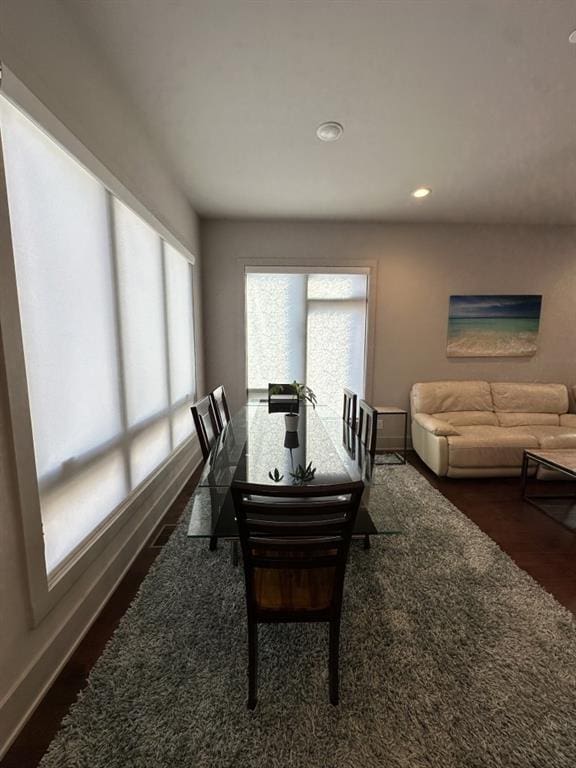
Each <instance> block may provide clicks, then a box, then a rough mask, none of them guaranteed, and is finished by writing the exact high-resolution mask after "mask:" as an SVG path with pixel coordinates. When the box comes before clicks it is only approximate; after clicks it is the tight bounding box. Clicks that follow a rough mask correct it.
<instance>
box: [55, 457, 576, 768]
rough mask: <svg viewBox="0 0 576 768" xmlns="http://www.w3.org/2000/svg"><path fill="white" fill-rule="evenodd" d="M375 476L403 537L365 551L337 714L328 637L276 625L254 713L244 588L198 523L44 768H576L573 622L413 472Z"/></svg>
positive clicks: (267, 638) (266, 636)
mask: <svg viewBox="0 0 576 768" xmlns="http://www.w3.org/2000/svg"><path fill="white" fill-rule="evenodd" d="M378 471H381V472H385V473H386V476H385V477H384V478H382V484H381V485H378V486H374V487H373V489H372V500H374V501H376V500H377V499H378V498H381V499H383V498H384V497H388V498H389V499H390V500H391V501H392V503H393V505H394V508H395V513H396V514H397V515H398V516H399V518H400V519H401V521H402V524H403V526H404V530H405V533H404V534H403V535H400V536H395V537H386V538H380V539H376V538H375V539H373V544H372V548H371V549H370V550H369V551H364V550H363V549H362V548H361V547H360V546H358V545H357V544H356V543H355V544H354V546H353V551H352V554H351V559H350V564H349V568H348V573H347V583H346V594H345V606H344V618H343V628H342V630H343V631H342V640H341V703H340V706H339V707H332V706H331V705H330V704H329V702H328V680H327V631H326V629H325V628H324V627H322V626H318V625H316V626H314V625H291V626H290V625H283V626H282V625H280V626H270V627H265V628H264V629H262V630H261V632H260V679H259V698H258V707H257V709H256V710H255V711H254V712H249V711H248V710H247V709H246V620H245V607H244V585H243V572H242V569H241V568H236V569H234V568H232V566H231V564H230V553H229V548H228V547H226V546H221V547H220V548H219V550H218V551H217V552H210V551H209V550H208V546H207V544H206V542H198V541H191V540H189V539H187V537H186V527H187V516H186V515H185V516H184V518H183V520H182V523H181V525H180V526H179V528H178V529H177V530H176V531H175V533H174V535H173V536H172V538H171V539H170V541H169V542H168V544H167V545H166V546H165V548H164V550H163V551H162V553H161V555H160V557H159V558H158V560H157V561H156V563H155V565H154V566H153V568H152V570H151V572H150V574H149V575H148V577H147V578H146V579H145V581H144V582H143V584H142V587H141V590H140V592H139V594H138V596H137V598H136V599H135V601H134V602H133V604H132V606H131V607H130V609H129V610H128V612H127V613H126V615H125V617H124V619H123V620H122V622H121V624H120V626H119V628H118V630H117V631H116V633H115V634H114V637H113V638H112V639H111V641H110V642H109V644H108V646H107V648H106V650H105V652H104V653H103V655H102V657H101V658H100V659H99V661H98V662H97V664H96V665H95V667H94V669H93V671H92V673H91V675H90V679H89V684H88V686H87V688H86V689H85V690H84V691H83V692H82V694H81V695H80V696H79V699H78V701H77V703H76V704H75V705H74V706H73V707H72V709H71V711H70V714H69V715H68V716H67V717H66V719H65V721H64V723H63V727H62V729H61V730H60V732H59V733H58V735H57V736H56V738H55V739H54V741H53V743H52V745H51V747H50V749H49V751H48V753H47V754H46V755H45V757H44V759H43V761H42V763H41V765H42V766H43V768H72V766H73V767H74V768H88V767H89V768H152V767H154V768H164V767H165V768H181V767H184V766H186V768H221V767H223V766H230V767H231V766H234V768H372V767H374V768H376V766H378V767H379V768H381V767H388V766H390V768H480V767H481V766H482V767H483V766H486V767H490V768H500V767H502V768H516V767H517V768H574V766H576V625H575V622H574V620H573V618H572V617H571V615H570V614H569V613H568V612H567V611H566V610H564V609H563V608H562V607H561V606H560V605H559V604H558V603H557V602H556V601H555V600H554V599H553V598H552V597H551V596H550V595H548V594H547V593H546V592H544V591H543V590H542V589H541V588H540V587H539V586H538V585H537V584H536V583H535V582H534V581H533V580H532V579H531V578H530V577H529V576H528V575H527V574H526V573H524V572H523V571H521V570H520V569H519V568H518V567H517V566H516V565H515V564H514V563H513V562H512V561H511V560H510V558H509V557H508V556H507V555H505V554H504V553H503V552H502V551H501V550H500V549H499V548H498V547H497V546H496V545H495V544H494V543H493V542H492V541H491V540H490V539H489V538H488V537H487V536H485V535H484V534H483V533H482V532H481V531H480V530H479V529H478V528H477V527H476V526H475V525H474V524H472V523H471V522H470V521H469V520H468V519H467V518H466V517H465V516H464V515H463V514H462V513H460V512H459V511H458V510H457V509H456V508H455V507H454V506H453V505H452V504H450V503H449V502H448V501H447V499H446V498H444V497H443V496H442V495H441V494H440V493H438V492H437V491H436V490H434V489H433V488H432V487H431V486H430V484H429V483H428V482H427V481H426V480H425V479H424V478H423V477H422V476H421V475H419V474H418V472H417V471H416V470H414V469H413V468H412V467H409V466H403V467H395V468H382V469H381V470H378Z"/></svg>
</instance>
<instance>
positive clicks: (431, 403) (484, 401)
mask: <svg viewBox="0 0 576 768" xmlns="http://www.w3.org/2000/svg"><path fill="white" fill-rule="evenodd" d="M410 404H411V407H412V413H436V414H441V413H447V412H454V411H493V410H494V406H493V405H492V395H491V393H490V385H489V384H488V382H487V381H430V382H423V383H419V384H414V386H413V387H412V392H411V395H410Z"/></svg>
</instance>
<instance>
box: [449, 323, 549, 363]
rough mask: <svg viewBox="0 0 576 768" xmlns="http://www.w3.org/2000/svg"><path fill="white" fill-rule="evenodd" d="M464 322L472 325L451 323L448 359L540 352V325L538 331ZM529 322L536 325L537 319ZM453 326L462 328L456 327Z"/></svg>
mask: <svg viewBox="0 0 576 768" xmlns="http://www.w3.org/2000/svg"><path fill="white" fill-rule="evenodd" d="M464 322H469V323H471V325H470V326H469V327H462V325H461V324H462V323H463V321H462V320H457V321H450V323H449V329H448V346H447V353H448V357H526V356H528V355H533V354H534V353H535V352H536V340H537V338H538V325H537V322H536V327H535V328H534V329H531V328H524V329H522V330H520V329H514V330H510V329H506V328H491V327H489V326H490V325H491V324H492V323H494V321H491V320H484V319H480V320H475V321H464ZM499 322H500V323H502V321H501V320H500V321H499ZM504 322H506V321H504ZM518 322H519V321H515V323H518ZM525 322H526V323H527V324H528V323H530V324H534V321H533V320H527V321H525ZM453 323H454V324H455V325H457V326H458V327H452V324H453Z"/></svg>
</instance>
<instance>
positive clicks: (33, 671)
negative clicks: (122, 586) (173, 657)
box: [0, 448, 201, 759]
mask: <svg viewBox="0 0 576 768" xmlns="http://www.w3.org/2000/svg"><path fill="white" fill-rule="evenodd" d="M200 461H201V456H200V455H199V450H198V449H197V448H196V450H194V452H193V453H191V456H190V457H189V459H188V460H186V461H185V462H184V463H183V465H182V466H181V467H180V468H175V467H171V466H168V467H167V468H166V476H167V477H166V478H164V479H165V480H166V481H167V485H166V487H165V488H164V489H163V490H162V489H158V497H157V498H156V499H155V500H154V501H153V502H152V503H151V504H150V507H149V508H148V509H147V510H146V511H145V512H144V514H143V515H142V516H141V517H140V519H139V520H138V521H137V523H136V525H135V527H134V530H133V531H132V532H131V533H130V535H129V537H128V538H127V539H126V541H125V542H124V543H123V545H122V546H121V548H120V549H119V550H118V551H117V552H115V553H114V554H113V555H112V557H111V558H110V560H109V562H108V563H106V564H105V566H104V569H103V571H102V573H101V574H100V577H99V578H98V580H97V581H95V582H93V583H92V584H91V585H90V587H89V589H88V590H87V591H86V593H85V595H82V596H80V598H79V600H78V601H77V603H76V606H75V607H74V609H73V610H72V611H71V612H70V614H69V616H68V620H67V622H66V623H65V624H64V625H63V626H62V627H61V628H60V630H59V632H58V633H57V634H56V635H55V636H53V637H52V638H51V640H50V641H49V642H48V643H47V644H46V645H45V646H44V647H43V648H42V649H41V651H40V652H39V653H38V654H37V655H36V657H35V658H34V659H33V660H32V661H31V663H30V664H29V666H28V667H27V669H26V670H25V671H24V672H23V674H22V675H21V676H20V677H19V679H18V681H17V682H16V684H15V685H13V686H12V688H11V690H10V691H9V692H8V693H7V695H6V696H5V697H4V699H3V700H2V702H0V719H1V720H2V722H3V728H2V730H3V731H4V736H3V737H2V738H3V743H2V744H1V745H0V759H1V758H2V757H3V756H4V754H5V753H6V752H7V751H8V749H9V748H10V746H11V745H12V743H13V742H14V740H15V739H16V737H17V736H18V734H19V733H20V731H21V730H22V728H23V727H24V726H25V724H26V723H27V722H28V720H29V719H30V717H31V716H32V714H33V713H34V710H35V709H36V707H37V706H38V705H39V704H40V702H41V701H42V699H43V698H44V696H45V695H46V693H47V692H48V690H49V689H50V686H51V685H52V684H53V683H54V681H55V680H56V678H57V677H58V675H59V674H60V672H61V671H62V669H63V668H64V666H65V665H66V663H67V662H68V660H69V659H70V657H71V656H72V654H73V653H74V651H75V650H76V648H77V647H78V645H79V644H80V642H81V641H82V639H83V638H84V636H85V635H86V633H87V632H88V630H89V629H90V627H91V626H92V624H93V623H94V621H95V620H96V619H97V617H98V615H99V614H100V612H101V611H102V609H103V608H104V606H105V605H106V603H107V602H108V600H109V599H110V597H111V596H112V594H113V593H114V591H115V590H116V588H117V587H118V585H119V583H120V582H121V581H122V579H123V578H124V576H125V575H126V573H127V571H128V570H129V568H130V567H131V565H132V563H133V562H134V560H135V559H136V557H137V556H138V555H139V554H140V552H141V551H142V549H143V547H144V545H145V544H146V541H147V540H148V539H149V537H150V535H151V534H152V532H153V530H154V528H155V526H156V525H157V524H158V522H159V521H160V520H161V518H162V517H163V516H164V514H165V513H166V512H167V511H168V509H169V508H170V506H171V505H172V503H173V502H174V500H175V499H176V497H177V496H178V494H179V493H180V491H181V490H182V488H183V486H184V485H185V484H186V482H187V481H188V479H189V478H190V475H191V474H192V473H193V472H194V471H195V470H196V468H197V467H198V465H199V464H200ZM171 471H172V472H173V473H174V474H173V476H172V477H170V475H171ZM137 501H138V500H137V499H136V500H135V505H136V504H137ZM130 545H132V546H133V547H134V546H135V549H134V551H133V552H130V554H129V556H128V560H127V562H126V563H125V564H124V565H123V566H120V569H119V572H118V573H117V574H116V575H115V576H114V577H113V582H112V584H111V586H110V587H107V588H106V587H105V588H104V590H103V592H102V594H98V592H99V588H100V589H102V585H103V584H106V582H107V581H108V579H109V578H110V572H111V571H112V572H113V571H114V566H115V565H117V564H118V562H121V561H122V559H123V555H124V556H126V551H127V550H129V549H130ZM91 603H92V605H91V607H90V608H89V612H88V614H87V615H82V607H84V606H86V605H89V606H90V604H91ZM75 625H76V626H75ZM70 637H73V638H74V639H73V641H72V642H70V640H69V638H70ZM30 692H32V693H30ZM10 721H12V722H10Z"/></svg>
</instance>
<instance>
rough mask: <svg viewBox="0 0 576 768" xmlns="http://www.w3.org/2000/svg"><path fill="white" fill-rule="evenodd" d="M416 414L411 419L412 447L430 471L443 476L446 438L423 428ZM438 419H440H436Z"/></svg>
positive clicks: (444, 472) (446, 467)
mask: <svg viewBox="0 0 576 768" xmlns="http://www.w3.org/2000/svg"><path fill="white" fill-rule="evenodd" d="M420 415H422V416H423V415H424V414H416V416H414V418H413V419H412V447H413V448H414V450H415V451H416V453H417V454H418V456H420V458H421V459H422V461H423V462H424V463H425V464H427V465H428V466H429V467H430V469H431V470H432V472H435V473H436V474H437V475H438V476H439V477H443V476H444V475H446V473H447V472H448V440H447V438H446V437H444V436H443V435H435V434H433V433H432V432H430V431H429V430H427V429H425V428H424V427H423V426H422V424H421V423H420V421H421V420H418V419H417V416H420ZM437 421H440V419H437Z"/></svg>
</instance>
